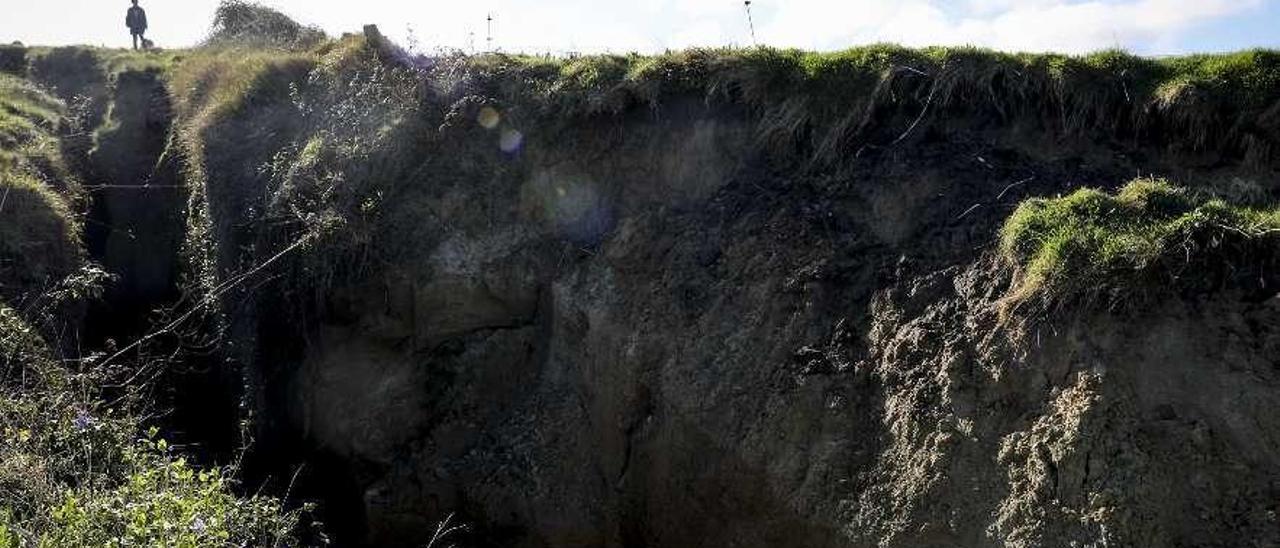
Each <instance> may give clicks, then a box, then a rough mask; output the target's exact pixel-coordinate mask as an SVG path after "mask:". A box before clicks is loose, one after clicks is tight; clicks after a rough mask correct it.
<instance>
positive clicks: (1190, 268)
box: [1000, 179, 1280, 304]
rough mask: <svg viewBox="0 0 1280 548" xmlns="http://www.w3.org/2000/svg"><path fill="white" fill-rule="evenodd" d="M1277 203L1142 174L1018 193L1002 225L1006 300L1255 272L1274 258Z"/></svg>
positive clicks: (1085, 296)
mask: <svg viewBox="0 0 1280 548" xmlns="http://www.w3.org/2000/svg"><path fill="white" fill-rule="evenodd" d="M1278 242H1280V209H1266V208H1258V207H1253V206H1249V205H1239V204H1234V203H1230V202H1228V201H1225V200H1223V199H1220V198H1214V197H1211V196H1208V195H1201V194H1198V193H1194V192H1192V191H1189V190H1186V189H1182V188H1179V187H1176V186H1173V185H1171V184H1169V183H1168V182H1166V181H1163V180H1149V179H1140V180H1137V181H1134V182H1132V183H1129V184H1128V185H1126V186H1125V187H1124V188H1122V189H1121V190H1120V191H1119V192H1117V193H1115V194H1108V193H1105V192H1102V191H1099V190H1095V189H1090V188H1086V189H1081V190H1077V191H1076V192H1074V193H1072V194H1070V195H1068V196H1065V197H1062V198H1055V199H1043V198H1037V199H1032V200H1028V201H1026V202H1024V203H1023V204H1022V205H1021V206H1019V207H1018V209H1017V210H1016V211H1015V212H1014V214H1013V215H1012V216H1011V217H1010V218H1009V219H1008V221H1006V223H1005V225H1004V228H1003V229H1002V230H1001V240H1000V251H1001V253H1002V255H1003V256H1004V258H1005V259H1006V260H1007V261H1008V262H1010V263H1011V264H1013V265H1015V267H1016V268H1017V270H1018V276H1017V281H1016V283H1015V286H1014V287H1013V289H1012V292H1011V294H1010V302H1011V303H1013V304H1023V303H1032V302H1039V303H1042V304H1050V303H1058V304H1061V303H1065V302H1073V301H1082V300H1083V301H1102V302H1106V303H1108V304H1116V303H1124V302H1128V301H1134V300H1137V299H1139V298H1140V297H1142V296H1144V295H1148V294H1152V293H1159V292H1161V291H1164V290H1168V289H1171V288H1184V289H1186V288H1198V289H1209V288H1210V287H1208V286H1212V285H1215V284H1222V283H1224V282H1230V281H1233V280H1242V279H1257V275H1256V273H1257V272H1259V271H1263V270H1265V267H1266V266H1267V265H1270V264H1271V263H1273V262H1275V259H1276V255H1277V253H1276V251H1275V249H1274V248H1275V245H1276V244H1277V243H1278Z"/></svg>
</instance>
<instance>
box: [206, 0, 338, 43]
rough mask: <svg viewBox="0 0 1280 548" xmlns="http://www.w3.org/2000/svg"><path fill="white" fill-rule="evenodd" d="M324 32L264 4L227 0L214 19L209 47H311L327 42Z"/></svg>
mask: <svg viewBox="0 0 1280 548" xmlns="http://www.w3.org/2000/svg"><path fill="white" fill-rule="evenodd" d="M324 39H325V35H324V32H323V31H321V30H320V29H317V28H315V27H309V26H303V25H301V24H299V23H298V22H297V21H294V20H293V19H290V18H289V17H288V16H287V15H285V14H283V13H280V12H278V11H276V10H274V9H271V8H268V7H266V6H263V5H261V4H256V3H253V2H245V1H242V0H224V1H223V2H222V4H221V5H219V6H218V9H217V11H216V12H215V13H214V16H213V30H212V31H211V32H210V33H209V38H208V39H207V40H206V41H205V44H206V45H211V46H227V45H232V46H257V47H262V46H275V47H281V48H302V49H305V48H309V47H312V46H314V45H316V44H318V43H320V42H322V41H324Z"/></svg>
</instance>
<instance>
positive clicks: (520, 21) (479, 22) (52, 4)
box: [0, 0, 1280, 54]
mask: <svg viewBox="0 0 1280 548" xmlns="http://www.w3.org/2000/svg"><path fill="white" fill-rule="evenodd" d="M217 3H218V0H142V6H143V7H145V8H146V9H147V15H148V19H149V20H150V23H151V30H150V32H149V33H148V35H149V37H150V38H152V39H154V40H155V41H156V42H157V44H159V45H161V46H185V45H192V44H194V43H195V42H197V41H198V40H199V39H200V38H202V37H203V36H204V35H205V34H206V32H207V30H208V26H209V22H210V20H211V18H212V15H213V10H214V8H215V7H216V6H217ZM263 3H264V4H267V5H270V6H273V7H276V8H277V9H280V10H281V11H284V12H285V13H287V14H289V15H291V16H293V17H294V18H296V19H298V20H300V21H303V22H306V23H310V24H315V25H319V26H320V27H323V28H324V29H325V30H326V31H328V32H329V33H331V34H341V33H342V32H345V31H356V30H359V29H360V27H361V26H362V25H363V24H365V23H376V24H378V25H379V26H380V27H381V29H382V30H383V32H384V33H385V34H387V35H390V36H392V37H393V38H396V39H397V40H399V41H401V42H402V43H407V42H409V29H412V32H413V35H414V36H415V37H416V42H417V44H418V45H419V47H418V49H420V50H422V51H431V50H432V49H434V48H437V47H446V48H463V49H467V48H469V47H471V46H472V44H474V47H475V48H476V49H484V48H485V38H486V36H487V30H486V23H485V17H486V14H489V13H492V14H493V17H494V22H493V37H494V46H495V47H496V48H499V49H502V50H505V51H516V50H523V51H554V52H564V51H582V52H591V51H614V52H626V51H641V52H652V51H661V50H664V49H674V48H683V47H688V46H712V45H740V46H741V45H750V44H751V43H752V38H751V34H750V30H749V28H748V24H747V17H746V13H745V11H744V6H743V2H742V0H539V1H533V0H463V1H438V0H352V1H348V2H337V1H330V0H266V1H264V2H263ZM127 7H128V2H127V1H126V0H120V1H113V0H0V13H2V14H3V17H2V18H0V41H4V42H8V41H12V40H21V41H22V42H24V43H28V44H46V45H60V44H73V43H86V44H94V45H108V46H125V45H127V44H128V43H129V35H128V31H127V30H126V29H125V28H124V13H125V9H126V8H127ZM751 8H752V11H753V14H754V19H755V27H756V36H757V38H758V40H759V42H760V43H762V44H770V45H776V46H793V47H801V48H806V49H819V50H833V49H842V48H846V47H849V46H853V45H858V44H866V43H871V42H899V43H902V44H906V45H911V46H922V45H952V44H975V45H982V46H989V47H994V48H999V49H1004V50H1025V51H1046V50H1053V51H1062V52H1070V53H1080V52H1087V51H1093V50H1098V49H1105V48H1112V47H1117V46H1118V47H1122V48H1125V49H1128V50H1130V51H1133V52H1135V53H1140V54H1174V53H1185V52H1192V51H1224V50H1236V49H1244V48H1249V47H1259V46H1262V47H1280V0H1093V1H1079V0H753V2H752V6H751Z"/></svg>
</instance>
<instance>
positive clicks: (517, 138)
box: [498, 128, 524, 153]
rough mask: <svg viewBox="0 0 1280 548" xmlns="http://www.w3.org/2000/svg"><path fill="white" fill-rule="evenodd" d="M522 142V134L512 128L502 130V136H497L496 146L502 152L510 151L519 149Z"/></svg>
mask: <svg viewBox="0 0 1280 548" xmlns="http://www.w3.org/2000/svg"><path fill="white" fill-rule="evenodd" d="M522 144H524V134H523V133H520V132H519V131H516V130H514V129H510V128H508V129H504V130H502V137H499V138H498V147H499V148H501V149H502V151H503V152H507V153H512V152H515V151H517V150H520V145H522Z"/></svg>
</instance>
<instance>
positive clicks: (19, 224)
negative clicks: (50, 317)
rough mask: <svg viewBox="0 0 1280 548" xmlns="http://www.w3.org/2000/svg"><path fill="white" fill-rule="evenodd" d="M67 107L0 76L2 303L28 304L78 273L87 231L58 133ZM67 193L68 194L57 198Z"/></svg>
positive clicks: (72, 177) (28, 87) (25, 85)
mask: <svg viewBox="0 0 1280 548" xmlns="http://www.w3.org/2000/svg"><path fill="white" fill-rule="evenodd" d="M63 110H64V107H63V105H62V102H61V101H59V100H57V99H55V98H53V97H51V96H49V95H48V94H46V93H44V92H43V91H40V90H39V89H38V88H36V87H35V86H34V85H32V84H31V83H29V82H27V81H25V80H21V79H18V78H16V77H14V76H9V75H6V74H0V299H3V300H9V301H10V302H20V301H27V300H30V299H31V298H32V297H33V296H34V295H35V294H37V293H38V292H40V291H42V290H44V289H48V288H51V287H52V286H54V285H56V284H57V283H58V282H59V281H61V280H62V279H64V278H66V277H68V276H70V275H72V274H73V273H75V272H76V270H78V269H79V268H80V266H81V264H82V262H83V260H84V254H83V251H82V246H81V241H80V239H81V227H80V223H79V221H78V220H77V219H76V217H75V216H74V215H73V207H72V205H71V204H72V203H73V202H74V201H75V200H76V199H77V198H76V193H77V191H78V188H79V183H78V182H77V181H76V178H75V177H74V176H73V175H72V174H71V173H70V171H69V169H68V168H67V167H66V165H65V162H63V161H62V156H61V153H60V150H59V143H58V139H57V137H56V136H55V132H56V131H57V129H58V126H59V124H60V123H61V122H60V121H61V116H62V113H63ZM57 190H61V191H62V192H58V191H57Z"/></svg>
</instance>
